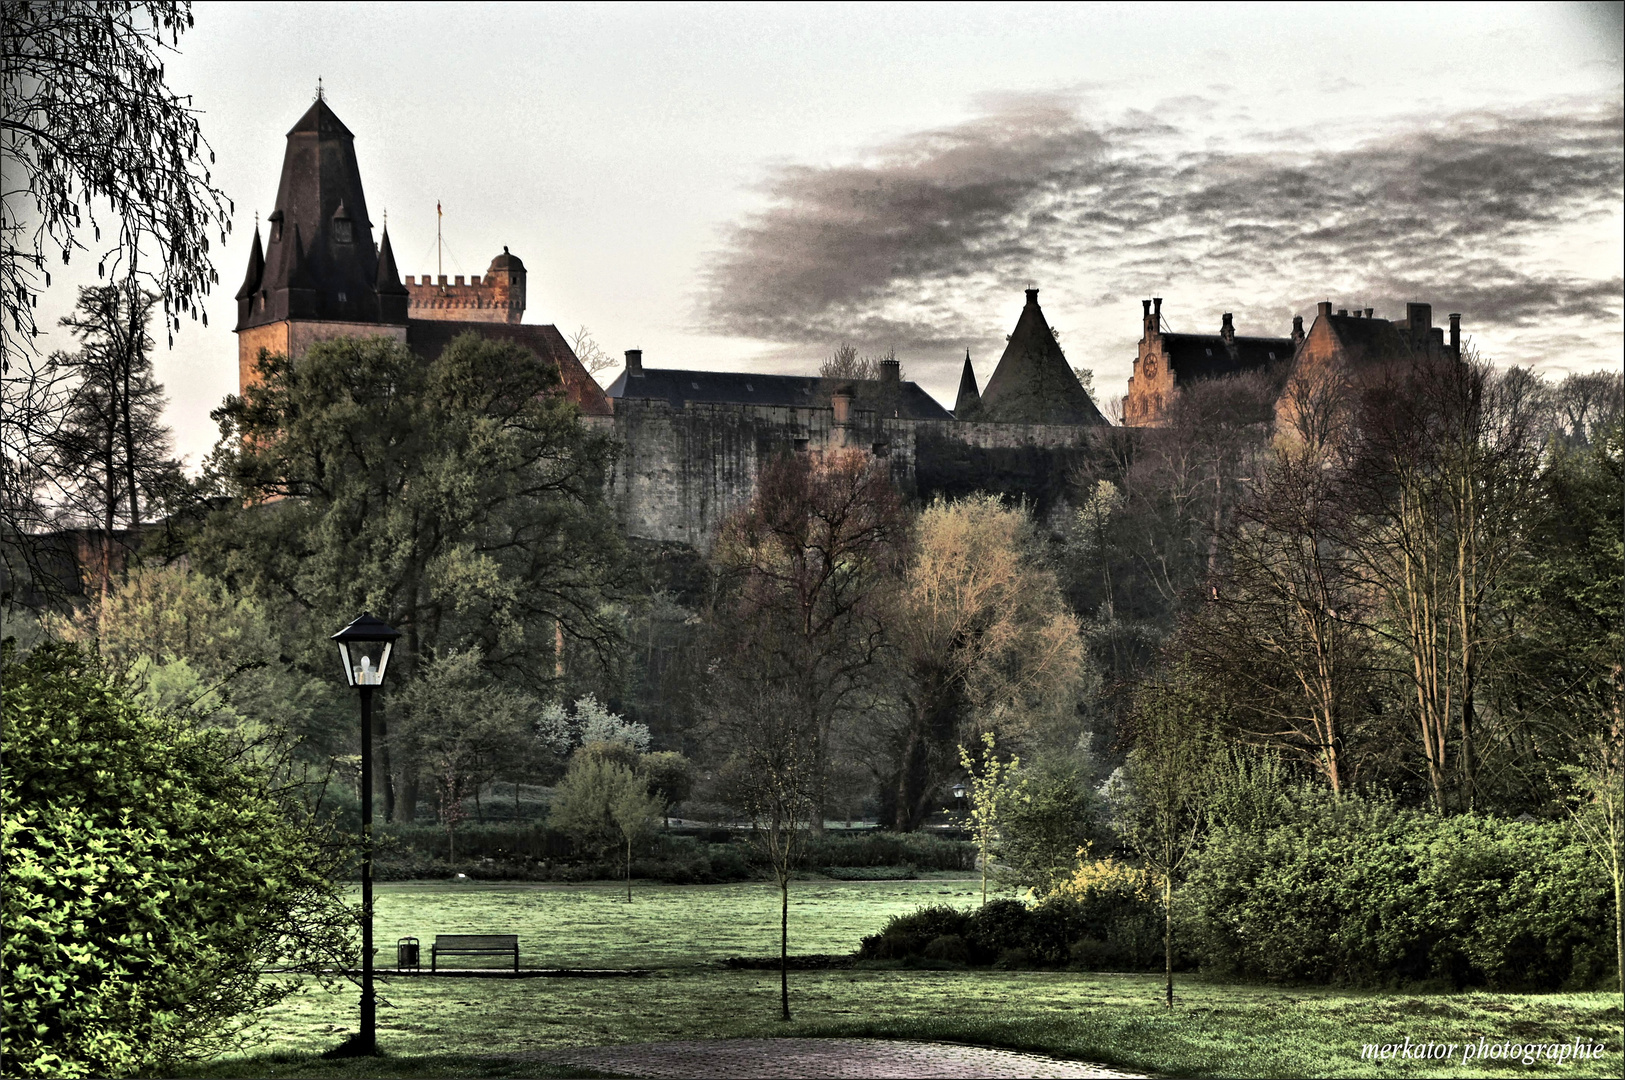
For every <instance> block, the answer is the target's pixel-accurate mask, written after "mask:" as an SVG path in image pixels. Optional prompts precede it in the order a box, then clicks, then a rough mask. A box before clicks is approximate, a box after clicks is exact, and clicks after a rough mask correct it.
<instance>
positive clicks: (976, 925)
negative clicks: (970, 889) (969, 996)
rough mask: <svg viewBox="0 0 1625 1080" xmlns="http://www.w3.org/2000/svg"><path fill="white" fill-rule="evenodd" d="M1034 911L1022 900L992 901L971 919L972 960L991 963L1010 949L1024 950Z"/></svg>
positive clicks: (966, 936) (967, 938)
mask: <svg viewBox="0 0 1625 1080" xmlns="http://www.w3.org/2000/svg"><path fill="white" fill-rule="evenodd" d="M1030 918H1031V912H1030V911H1029V910H1028V908H1027V905H1026V904H1023V903H1022V902H1021V901H1020V900H991V901H989V902H988V903H987V904H984V905H983V906H982V907H981V908H980V909H979V910H978V911H977V912H976V913H975V915H973V916H972V917H971V925H970V932H969V933H968V934H966V935H965V939H966V940H967V941H969V942H970V947H971V958H972V959H973V960H974V961H975V962H977V963H983V964H985V963H989V962H991V961H993V960H997V959H998V958H999V956H1000V955H1001V954H1003V953H1005V952H1006V951H1008V950H1011V949H1025V948H1026V946H1027V926H1028V923H1029V921H1030Z"/></svg>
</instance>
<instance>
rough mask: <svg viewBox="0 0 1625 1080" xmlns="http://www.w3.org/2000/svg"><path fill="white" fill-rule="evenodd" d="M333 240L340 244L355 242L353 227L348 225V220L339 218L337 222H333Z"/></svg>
mask: <svg viewBox="0 0 1625 1080" xmlns="http://www.w3.org/2000/svg"><path fill="white" fill-rule="evenodd" d="M333 239H334V240H336V241H338V242H339V243H341V244H352V243H354V242H355V231H354V228H353V226H352V225H351V224H350V219H349V218H340V219H339V220H337V221H335V222H333Z"/></svg>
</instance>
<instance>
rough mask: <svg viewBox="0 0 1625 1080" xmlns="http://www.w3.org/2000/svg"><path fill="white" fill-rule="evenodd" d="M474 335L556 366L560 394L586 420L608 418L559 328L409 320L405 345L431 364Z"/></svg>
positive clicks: (604, 400)
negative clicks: (509, 344)
mask: <svg viewBox="0 0 1625 1080" xmlns="http://www.w3.org/2000/svg"><path fill="white" fill-rule="evenodd" d="M467 333H475V334H478V335H479V336H480V337H483V338H489V339H490V340H492V341H511V342H513V343H514V344H516V345H523V346H524V347H525V348H527V349H529V350H530V351H531V352H533V353H535V354H536V355H537V356H539V357H541V358H542V359H544V360H552V361H553V362H554V363H555V364H557V365H558V368H559V375H560V377H561V379H562V380H563V382H564V392H565V395H566V396H568V397H569V399H570V400H571V401H573V402H575V403H576V404H577V405H579V406H581V411H582V412H584V413H586V414H587V415H588V416H609V415H612V414H613V413H614V411H615V406H614V404H613V403H612V402H611V401H610V400H609V396H608V395H606V394H605V393H604V390H603V387H601V386H599V385H598V382H597V380H596V379H594V378H593V377H592V374H591V373H590V372H589V371H588V370H587V369H586V368H585V367H584V366H583V365H582V363H581V361H580V360H579V359H578V358H577V357H576V354H575V350H573V349H571V348H570V343H569V342H568V341H565V340H564V335H563V334H561V333H559V328H558V327H557V326H552V325H536V324H527V323H497V322H456V321H453V320H450V319H424V320H419V319H413V320H412V321H411V323H409V324H408V326H407V331H406V343H407V345H409V346H410V347H411V349H412V351H413V352H415V353H417V354H418V355H419V356H421V357H423V358H424V359H426V360H432V359H434V358H435V357H438V356H439V355H440V354H441V353H442V352H444V351H445V348H446V346H447V345H450V344H451V342H452V339H453V338H455V337H457V336H458V335H459V334H467Z"/></svg>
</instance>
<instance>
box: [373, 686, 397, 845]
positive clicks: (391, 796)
mask: <svg viewBox="0 0 1625 1080" xmlns="http://www.w3.org/2000/svg"><path fill="white" fill-rule="evenodd" d="M386 711H388V706H387V705H380V706H379V707H377V708H375V709H374V710H373V715H374V716H375V717H376V718H377V720H376V722H375V723H374V725H373V735H374V737H375V738H376V739H377V741H378V764H379V769H378V783H379V784H381V785H382V786H383V789H384V790H383V796H384V820H385V821H394V820H395V771H394V769H393V768H391V766H390V761H389V719H388V717H386V716H385V715H384V714H385V712H386Z"/></svg>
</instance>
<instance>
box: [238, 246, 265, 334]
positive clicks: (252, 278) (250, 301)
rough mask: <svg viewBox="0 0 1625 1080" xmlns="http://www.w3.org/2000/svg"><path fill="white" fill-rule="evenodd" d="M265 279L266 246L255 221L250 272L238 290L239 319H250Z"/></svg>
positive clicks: (249, 263) (250, 251) (250, 253)
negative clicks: (255, 299)
mask: <svg viewBox="0 0 1625 1080" xmlns="http://www.w3.org/2000/svg"><path fill="white" fill-rule="evenodd" d="M264 280H265V248H264V247H263V246H261V244H260V227H259V223H258V222H255V223H254V246H253V247H252V248H250V249H249V252H248V273H247V274H246V275H245V276H244V277H243V287H242V288H240V289H238V290H237V321H238V323H243V322H246V321H247V320H248V317H249V315H250V314H252V313H253V311H254V294H255V293H257V292H259V288H260V282H262V281H264Z"/></svg>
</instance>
